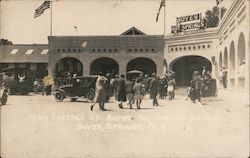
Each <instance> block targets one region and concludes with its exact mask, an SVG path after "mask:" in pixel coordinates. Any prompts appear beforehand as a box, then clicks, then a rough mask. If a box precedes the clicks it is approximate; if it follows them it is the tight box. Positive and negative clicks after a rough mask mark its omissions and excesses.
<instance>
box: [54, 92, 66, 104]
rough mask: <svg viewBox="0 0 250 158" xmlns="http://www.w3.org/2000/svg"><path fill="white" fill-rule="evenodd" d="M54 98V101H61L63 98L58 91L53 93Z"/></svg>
mask: <svg viewBox="0 0 250 158" xmlns="http://www.w3.org/2000/svg"><path fill="white" fill-rule="evenodd" d="M55 99H56V101H58V102H61V101H63V99H64V96H63V93H62V92H60V91H57V92H56V94H55Z"/></svg>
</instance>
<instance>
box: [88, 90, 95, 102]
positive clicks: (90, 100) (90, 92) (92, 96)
mask: <svg viewBox="0 0 250 158" xmlns="http://www.w3.org/2000/svg"><path fill="white" fill-rule="evenodd" d="M86 98H87V100H88V102H90V103H92V102H93V101H94V98H95V92H94V91H89V92H88V93H87V94H86Z"/></svg>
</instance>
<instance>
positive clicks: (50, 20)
mask: <svg viewBox="0 0 250 158" xmlns="http://www.w3.org/2000/svg"><path fill="white" fill-rule="evenodd" d="M52 8H53V7H52V0H50V36H52V29H53V28H52Z"/></svg>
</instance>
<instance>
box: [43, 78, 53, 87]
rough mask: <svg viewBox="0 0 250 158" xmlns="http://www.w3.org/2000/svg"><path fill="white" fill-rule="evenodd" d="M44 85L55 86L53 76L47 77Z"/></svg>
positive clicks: (44, 79)
mask: <svg viewBox="0 0 250 158" xmlns="http://www.w3.org/2000/svg"><path fill="white" fill-rule="evenodd" d="M43 83H44V86H50V85H52V84H54V82H53V78H52V77H51V76H45V77H44V78H43Z"/></svg>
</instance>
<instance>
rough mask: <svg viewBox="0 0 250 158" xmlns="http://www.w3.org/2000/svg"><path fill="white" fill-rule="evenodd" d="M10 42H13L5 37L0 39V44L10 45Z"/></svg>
mask: <svg viewBox="0 0 250 158" xmlns="http://www.w3.org/2000/svg"><path fill="white" fill-rule="evenodd" d="M0 1H1V0H0ZM12 44H13V43H12V42H11V41H9V40H7V39H0V45H12Z"/></svg>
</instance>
